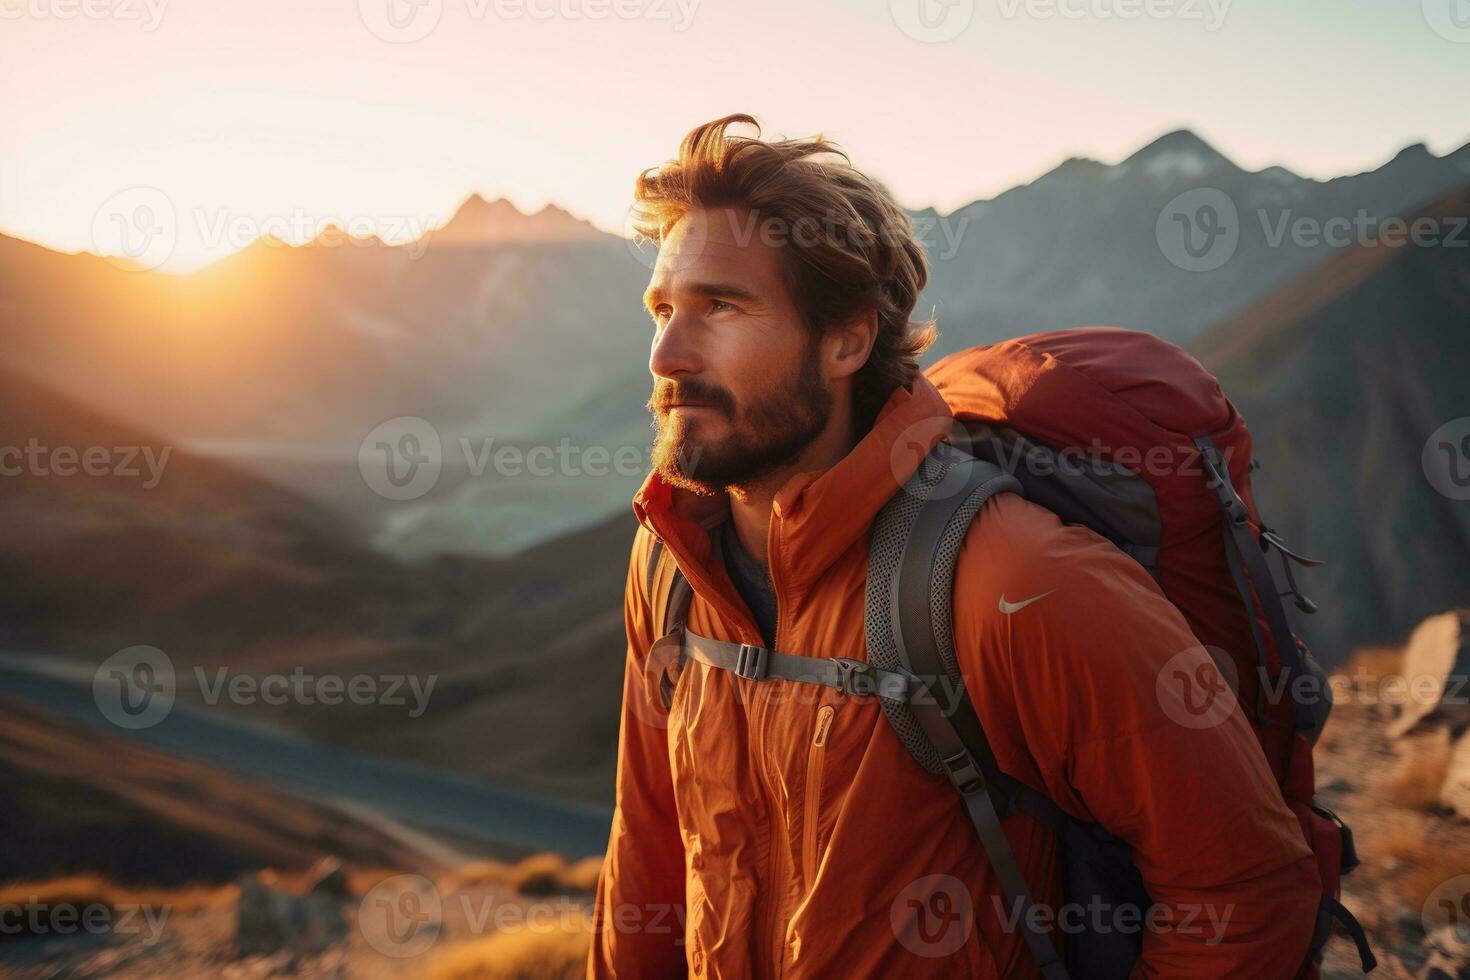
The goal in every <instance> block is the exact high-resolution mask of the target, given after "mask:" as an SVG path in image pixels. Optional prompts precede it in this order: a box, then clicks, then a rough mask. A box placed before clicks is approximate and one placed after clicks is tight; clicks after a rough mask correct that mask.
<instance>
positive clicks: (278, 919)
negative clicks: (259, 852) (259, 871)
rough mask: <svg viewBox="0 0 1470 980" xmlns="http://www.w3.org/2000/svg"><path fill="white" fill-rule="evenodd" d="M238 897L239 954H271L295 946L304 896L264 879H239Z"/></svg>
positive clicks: (247, 876) (237, 945)
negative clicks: (279, 889) (294, 893)
mask: <svg viewBox="0 0 1470 980" xmlns="http://www.w3.org/2000/svg"><path fill="white" fill-rule="evenodd" d="M239 885H240V897H239V898H238V899H236V901H235V948H236V950H237V952H238V953H239V955H240V956H269V955H271V954H273V953H276V952H279V951H280V950H283V949H287V948H289V947H291V946H293V945H294V944H295V942H296V938H297V936H298V935H299V934H300V921H301V918H302V916H301V908H300V906H301V900H300V899H298V898H296V896H294V895H288V894H286V893H285V892H283V891H278V890H277V889H275V888H272V887H271V886H269V885H267V884H265V883H263V882H262V881H261V880H260V877H259V876H258V875H253V874H252V875H246V876H244V877H243V878H241V879H240V882H239Z"/></svg>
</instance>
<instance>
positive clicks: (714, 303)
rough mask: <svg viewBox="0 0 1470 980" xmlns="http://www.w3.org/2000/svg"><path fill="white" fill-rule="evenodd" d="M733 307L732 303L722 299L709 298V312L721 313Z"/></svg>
mask: <svg viewBox="0 0 1470 980" xmlns="http://www.w3.org/2000/svg"><path fill="white" fill-rule="evenodd" d="M733 309H735V307H734V305H732V304H730V303H726V302H725V301H724V300H722V299H712V300H710V312H711V313H721V312H724V311H725V310H733Z"/></svg>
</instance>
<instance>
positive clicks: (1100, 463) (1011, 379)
mask: <svg viewBox="0 0 1470 980" xmlns="http://www.w3.org/2000/svg"><path fill="white" fill-rule="evenodd" d="M926 375H927V376H928V377H929V379H930V380H931V381H932V382H933V383H934V384H935V386H936V387H937V388H938V389H939V391H940V393H941V394H942V395H943V396H944V399H945V401H946V403H947V404H948V405H949V407H950V409H951V411H952V412H953V414H954V417H955V423H954V427H953V429H952V432H951V434H950V437H949V438H948V440H947V441H944V442H940V443H939V444H938V445H937V446H935V447H934V449H933V450H932V451H930V452H929V453H928V454H927V455H926V457H925V458H924V459H923V460H921V461H920V465H919V466H918V468H917V469H916V471H915V472H914V474H913V476H912V477H910V479H909V480H908V481H907V482H906V483H905V485H904V487H903V488H902V490H901V491H900V492H898V493H896V494H895V495H894V496H893V498H892V499H891V500H890V501H889V503H888V504H887V505H885V507H884V508H883V510H882V511H881V512H880V513H879V514H878V516H877V517H876V518H875V520H874V522H873V525H872V528H871V530H870V532H869V558H868V581H867V590H866V599H865V610H864V616H865V629H866V643H867V654H868V656H867V660H866V661H857V660H850V659H846V658H813V657H805V656H793V655H789V654H782V653H780V652H778V651H771V650H765V649H763V648H760V647H754V646H751V645H749V644H734V643H725V642H721V641H714V640H710V639H708V638H705V637H700V636H697V635H695V634H693V633H691V632H689V631H688V630H686V629H684V619H685V616H686V614H687V609H688V604H689V601H690V598H691V595H692V593H691V591H690V589H689V586H688V583H687V581H686V580H685V579H684V576H683V575H682V573H680V572H679V570H678V568H677V566H676V564H675V563H674V561H673V560H672V556H671V555H670V554H669V553H668V551H667V550H666V549H664V548H662V547H661V545H660V543H659V542H657V541H655V543H654V548H653V551H652V552H651V553H650V557H649V562H648V567H647V585H648V588H649V595H650V596H651V597H652V600H653V608H654V615H655V624H656V626H657V630H658V634H657V635H659V636H661V637H662V639H661V640H660V641H659V642H658V643H657V644H656V646H658V647H660V648H661V651H662V654H663V657H664V660H665V661H667V662H668V668H667V669H666V670H664V672H663V675H662V677H661V680H660V689H661V693H662V696H663V698H664V703H665V705H666V706H667V704H668V703H669V701H670V699H671V697H672V691H673V686H674V685H675V684H676V683H677V680H678V676H679V674H680V669H681V667H682V664H683V662H684V660H685V659H687V658H689V657H692V658H694V659H697V660H700V661H701V662H703V663H705V664H707V665H709V666H713V667H719V668H723V669H727V670H731V671H733V672H735V673H737V674H739V675H741V676H744V677H747V678H751V679H757V680H760V679H768V678H785V679H788V680H796V681H801V682H805V683H815V684H823V685H826V686H830V687H835V688H839V689H841V690H844V691H847V692H848V693H852V694H858V695H864V694H866V695H875V696H878V697H879V698H880V699H881V704H882V707H883V710H884V713H885V715H886V716H887V718H888V720H889V722H890V724H891V726H892V727H893V729H894V731H895V734H897V735H898V737H899V738H900V740H901V741H902V742H903V744H904V745H905V747H906V748H907V749H908V751H909V753H910V754H911V755H912V756H913V757H914V759H915V760H916V761H917V762H918V764H920V765H922V766H924V767H925V768H926V769H927V770H928V771H930V772H933V773H935V774H942V775H945V776H947V777H948V778H949V781H950V782H951V784H952V785H953V786H954V788H955V789H956V790H957V791H958V792H959V794H960V797H961V800H962V803H963V806H964V808H965V811H966V813H967V815H968V816H969V818H970V822H971V823H972V824H973V826H974V827H975V830H976V833H977V835H978V837H979V840H980V843H981V845H982V846H983V848H984V850H985V852H986V856H987V859H988V860H989V862H990V865H991V867H992V869H993V870H994V872H995V874H996V878H997V880H998V882H999V884H1000V886H1001V889H1002V891H1003V892H1004V894H1005V897H1006V899H1007V900H1008V901H1009V902H1011V903H1012V907H1013V908H1018V909H1020V910H1022V912H1023V914H1022V915H1021V916H1020V919H1019V921H1020V922H1022V923H1023V924H1027V925H1029V924H1031V923H1032V922H1033V919H1032V917H1031V916H1030V915H1029V914H1025V913H1026V912H1029V909H1030V906H1031V905H1032V902H1031V899H1030V894H1029V889H1028V887H1027V885H1026V882H1025V881H1024V879H1023V876H1022V874H1021V872H1020V869H1019V865H1018V863H1017V861H1016V858H1015V855H1014V853H1013V852H1012V850H1011V848H1010V845H1009V843H1008V841H1007V839H1006V837H1005V834H1004V833H1003V831H1002V829H1001V821H1002V820H1003V819H1004V818H1005V817H1006V816H1009V815H1011V814H1013V813H1016V812H1025V813H1028V814H1029V815H1031V816H1032V817H1034V818H1035V819H1037V820H1038V821H1039V822H1041V823H1042V824H1043V825H1044V826H1046V827H1048V828H1049V829H1050V830H1051V831H1052V832H1053V833H1054V834H1055V835H1056V837H1057V840H1058V845H1059V851H1058V853H1059V855H1060V857H1061V867H1062V879H1063V881H1062V884H1063V892H1064V895H1065V900H1066V901H1067V902H1068V903H1074V902H1075V903H1080V904H1087V903H1089V902H1090V901H1099V902H1105V903H1107V904H1108V906H1111V907H1113V908H1123V907H1127V906H1136V907H1137V908H1138V910H1139V913H1140V914H1139V915H1138V916H1137V917H1136V918H1135V919H1134V921H1143V916H1142V914H1141V913H1142V912H1144V911H1146V910H1147V908H1148V907H1149V905H1150V904H1151V903H1150V901H1149V898H1148V895H1147V893H1146V891H1145V889H1144V886H1143V882H1142V879H1141V877H1140V875H1139V874H1138V871H1137V869H1136V867H1135V866H1134V863H1133V860H1132V856H1131V853H1130V851H1129V848H1128V847H1127V845H1126V844H1125V843H1124V842H1122V841H1121V840H1120V839H1118V838H1116V837H1114V836H1113V835H1111V834H1110V833H1108V832H1107V830H1106V829H1105V828H1103V827H1101V826H1099V825H1096V824H1088V823H1083V822H1081V821H1078V820H1076V819H1074V818H1072V817H1071V816H1070V815H1068V814H1066V813H1065V812H1063V811H1062V810H1061V809H1060V808H1059V807H1057V806H1056V805H1055V804H1054V803H1053V802H1052V801H1051V800H1049V799H1047V798H1046V797H1045V796H1044V795H1042V794H1041V793H1039V792H1037V791H1035V790H1033V789H1031V788H1030V787H1028V786H1025V785H1023V784H1021V783H1020V782H1019V781H1017V780H1015V779H1013V778H1012V777H1010V776H1008V775H1007V774H1006V773H1004V772H1002V771H1000V769H999V768H998V766H997V765H996V762H995V757H994V755H993V753H992V752H991V749H990V746H989V743H988V741H987V739H986V735H985V730H984V728H983V726H982V724H981V722H980V719H979V717H978V715H977V714H976V712H975V710H974V707H973V705H972V704H971V703H970V701H969V699H968V698H966V697H964V695H963V686H962V685H963V676H962V675H961V673H960V671H959V668H958V666H957V663H956V660H955V657H954V650H953V646H952V637H951V635H950V632H951V622H952V620H951V618H950V614H951V610H952V603H953V595H952V590H953V584H954V569H955V563H956V559H957V556H958V551H959V545H960V542H961V541H963V539H964V537H965V534H966V533H967V531H968V529H969V527H970V524H971V522H972V521H973V520H974V519H975V518H976V515H977V514H978V513H979V512H980V509H981V507H982V506H983V505H984V503H985V501H987V500H989V499H990V498H991V497H993V496H995V495H996V494H999V493H1020V494H1023V495H1024V496H1026V497H1027V498H1028V499H1029V500H1031V501H1033V502H1035V503H1037V504H1040V505H1042V506H1044V507H1046V508H1048V509H1049V510H1051V511H1052V512H1054V513H1055V514H1056V515H1057V516H1058V517H1059V518H1060V519H1061V520H1062V521H1063V522H1064V523H1068V524H1080V525H1084V526H1086V527H1088V528H1090V529H1091V530H1092V531H1094V532H1096V533H1097V534H1099V535H1101V536H1102V537H1104V538H1106V539H1107V540H1109V541H1110V542H1112V543H1113V544H1114V545H1115V546H1116V547H1118V548H1119V549H1121V550H1122V551H1123V552H1124V553H1125V554H1128V555H1129V556H1130V557H1132V558H1133V559H1134V560H1135V561H1137V562H1138V563H1139V564H1140V565H1142V566H1143V567H1144V568H1145V569H1146V570H1147V571H1148V572H1149V574H1150V575H1152V576H1153V578H1154V579H1155V581H1156V582H1157V583H1158V584H1159V587H1160V589H1161V590H1162V591H1163V593H1164V595H1165V596H1166V597H1167V598H1168V599H1169V600H1170V601H1171V602H1172V603H1173V604H1174V605H1175V606H1176V607H1177V608H1178V609H1179V610H1180V612H1181V613H1182V614H1183V615H1184V618H1185V620H1186V621H1187V622H1188V624H1189V627H1190V629H1191V631H1192V632H1193V633H1194V635H1195V637H1196V639H1198V640H1199V642H1200V643H1201V644H1202V645H1204V646H1205V648H1206V649H1207V650H1210V651H1211V653H1212V655H1213V656H1214V657H1215V659H1216V661H1217V662H1218V666H1219V670H1220V674H1221V676H1222V678H1223V680H1225V681H1226V682H1228V683H1230V685H1231V687H1232V688H1233V690H1234V693H1235V695H1236V698H1237V700H1239V702H1240V703H1241V705H1242V707H1243V708H1244V709H1245V714H1246V716H1247V718H1248V719H1249V720H1250V721H1251V724H1252V728H1253V730H1254V732H1255V734H1256V737H1257V739H1258V741H1259V743H1260V745H1261V749H1262V751H1263V752H1264V754H1265V757H1266V760H1267V762H1268V763H1269V765H1270V767H1271V770H1272V772H1273V774H1274V775H1275V777H1276V781H1277V784H1278V785H1279V786H1280V788H1281V791H1282V796H1283V798H1284V799H1285V801H1286V803H1287V806H1288V807H1289V808H1290V810H1291V811H1292V813H1294V814H1295V815H1296V817H1297V819H1298V821H1299V823H1300V825H1301V828H1302V833H1303V835H1304V837H1305V839H1306V841H1307V843H1308V845H1309V846H1310V847H1311V849H1312V851H1313V853H1314V854H1315V856H1316V858H1317V865H1318V871H1319V874H1320V876H1321V881H1322V886H1323V894H1322V898H1321V902H1320V905H1319V909H1318V915H1317V926H1316V929H1315V933H1314V935H1313V937H1312V940H1311V944H1310V959H1309V961H1308V962H1307V963H1305V964H1304V965H1303V966H1302V968H1301V970H1300V972H1299V974H1298V976H1300V977H1303V978H1316V977H1317V976H1318V975H1319V969H1318V967H1319V965H1320V963H1321V958H1322V950H1323V945H1324V943H1325V942H1326V940H1327V938H1328V937H1329V935H1330V933H1331V929H1332V926H1333V924H1334V923H1336V924H1338V925H1340V926H1341V927H1342V928H1343V929H1344V931H1345V932H1347V933H1348V934H1349V936H1351V938H1352V939H1353V941H1354V942H1355V944H1356V945H1357V948H1358V952H1359V956H1360V958H1361V961H1362V968H1363V971H1364V972H1365V973H1366V972H1368V971H1371V970H1372V969H1373V968H1374V966H1376V960H1375V958H1374V956H1373V953H1372V951H1371V949H1370V948H1369V946H1368V942H1367V938H1366V935H1365V934H1364V932H1363V929H1362V927H1361V926H1360V925H1359V924H1358V922H1357V920H1356V919H1355V918H1354V917H1353V916H1352V914H1351V913H1350V912H1349V911H1348V910H1347V909H1346V908H1344V907H1343V905H1342V904H1341V902H1340V901H1339V893H1340V888H1339V885H1340V879H1341V876H1342V875H1343V874H1346V873H1347V872H1348V871H1350V870H1351V869H1352V868H1353V867H1355V866H1356V865H1357V863H1358V860H1357V856H1356V852H1355V849H1354V847H1353V839H1352V832H1351V831H1350V830H1349V829H1348V828H1347V827H1346V825H1344V824H1343V822H1342V821H1341V820H1339V819H1338V818H1337V817H1336V815H1335V814H1333V813H1332V812H1331V811H1330V810H1328V809H1327V808H1326V807H1324V806H1322V805H1320V804H1318V803H1317V802H1316V801H1315V800H1314V798H1313V792H1314V776H1313V766H1312V746H1313V744H1314V743H1315V741H1316V738H1317V736H1318V735H1319V734H1320V733H1321V730H1322V726H1323V725H1324V724H1325V722H1326V716H1327V712H1328V711H1329V710H1330V708H1331V700H1330V688H1329V687H1328V685H1327V684H1326V683H1325V677H1324V676H1323V675H1322V672H1321V671H1320V669H1319V668H1318V667H1317V665H1316V663H1315V661H1314V660H1313V659H1312V657H1311V654H1310V652H1309V651H1308V650H1307V648H1306V646H1305V644H1303V643H1302V642H1301V641H1300V640H1299V639H1298V638H1297V637H1296V636H1295V635H1294V634H1293V633H1292V632H1291V630H1290V627H1289V625H1288V622H1287V619H1286V613H1285V610H1284V608H1283V606H1282V602H1281V596H1282V594H1283V593H1281V592H1280V591H1279V590H1278V588H1277V586H1276V584H1275V579H1274V578H1273V576H1272V574H1271V572H1270V569H1269V566H1268V564H1267V557H1268V554H1269V551H1270V550H1272V549H1274V550H1276V551H1277V552H1278V553H1279V554H1280V555H1281V558H1282V567H1283V572H1284V578H1285V581H1286V583H1287V586H1288V591H1287V592H1286V593H1284V594H1286V595H1290V596H1292V597H1293V598H1294V600H1295V604H1296V606H1297V607H1298V609H1300V610H1301V611H1303V612H1306V613H1311V612H1314V611H1315V609H1316V607H1315V606H1314V605H1313V604H1312V602H1311V600H1310V599H1308V598H1307V597H1306V596H1305V595H1303V594H1302V593H1301V591H1300V589H1298V587H1297V583H1296V580H1295V577H1294V575H1293V572H1292V570H1291V565H1292V563H1295V564H1300V565H1304V566H1310V565H1316V564H1320V563H1319V562H1315V561H1313V560H1312V559H1308V558H1304V557H1302V556H1301V555H1298V554H1296V553H1294V552H1293V551H1291V550H1290V549H1289V548H1288V547H1287V546H1286V544H1285V543H1284V542H1283V541H1282V539H1281V537H1280V536H1279V535H1278V534H1277V533H1276V532H1275V531H1274V530H1272V529H1271V528H1269V527H1267V526H1266V524H1265V523H1264V522H1263V521H1262V520H1261V517H1260V513H1259V511H1258V510H1257V508H1256V506H1255V501H1254V498H1253V495H1252V492H1251V484H1250V471H1251V469H1253V468H1254V466H1255V464H1254V462H1253V461H1251V459H1250V447H1251V439H1250V434H1249V432H1248V431H1247V429H1246V426H1245V422H1244V420H1243V419H1242V418H1241V417H1240V416H1239V414H1238V413H1237V412H1236V411H1235V409H1234V407H1233V406H1232V405H1231V404H1230V402H1229V401H1228V400H1227V399H1226V397H1225V396H1224V394H1223V392H1222V391H1221V389H1220V385H1219V382H1218V381H1216V380H1215V378H1214V377H1212V376H1211V375H1210V374H1209V373H1208V372H1207V371H1205V369H1204V368H1203V367H1202V366H1201V365H1200V364H1199V362H1197V361H1196V360H1194V359H1193V358H1192V357H1190V356H1189V355H1188V354H1186V353H1185V352H1184V351H1183V350H1181V349H1179V348H1178V347H1176V346H1174V345H1172V344H1169V343H1167V342H1165V341H1162V340H1160V339H1158V338H1157V337H1154V336H1153V335H1151V334H1146V333H1141V332H1137V331H1131V330H1122V329H1118V328H1110V327H1099V328H1081V329H1073V330H1062V331H1055V332H1050V333H1042V334H1034V335H1031V336H1028V337H1021V338H1017V339H1014V340H1009V341H1005V342H1003V343H999V344H993V345H988V346H984V347H974V348H970V349H967V350H963V351H959V352H957V353H955V354H952V355H950V356H948V357H946V358H944V359H943V360H941V361H939V362H938V363H937V364H935V365H934V366H933V367H932V368H930V369H929V370H928V371H927V372H926ZM661 662H663V661H661ZM945 676H948V677H949V678H952V679H953V682H954V684H953V686H952V690H955V691H958V692H959V697H958V699H957V701H956V699H955V698H954V697H952V696H951V697H950V698H949V699H948V702H947V703H946V701H945V700H943V699H941V697H940V696H939V693H938V691H937V685H936V686H935V687H936V690H930V686H929V684H928V682H926V681H924V680H923V678H943V677H945ZM1297 679H1306V681H1307V682H1306V683H1300V682H1297V683H1293V681H1294V680H1297ZM1273 692H1287V695H1288V696H1284V697H1283V696H1274V697H1273V696H1272V695H1273ZM941 704H944V707H942V708H941V707H940V705H941ZM1023 938H1024V939H1025V941H1026V943H1027V945H1028V947H1029V948H1030V951H1031V953H1032V955H1033V956H1034V957H1035V959H1036V962H1037V965H1038V966H1039V967H1040V970H1041V973H1042V975H1043V976H1044V977H1046V978H1047V980H1066V978H1083V977H1086V978H1096V980H1113V978H1119V980H1121V978H1125V977H1127V976H1128V975H1129V973H1130V971H1131V970H1132V967H1133V965H1134V963H1135V962H1136V961H1137V959H1138V958H1139V955H1140V953H1141V948H1142V933H1141V931H1134V932H1132V933H1129V932H1124V931H1121V930H1110V931H1108V932H1106V933H1099V932H1092V931H1085V930H1084V931H1083V932H1081V933H1079V934H1076V935H1073V936H1070V937H1069V938H1068V942H1067V943H1066V948H1065V951H1064V954H1060V955H1059V953H1058V951H1057V949H1056V948H1055V946H1054V945H1053V943H1052V941H1051V937H1050V936H1049V935H1047V934H1046V933H1045V932H1044V931H1041V930H1040V929H1031V928H1026V929H1025V930H1024V931H1023Z"/></svg>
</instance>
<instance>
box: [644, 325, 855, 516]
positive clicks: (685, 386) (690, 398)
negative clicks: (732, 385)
mask: <svg viewBox="0 0 1470 980" xmlns="http://www.w3.org/2000/svg"><path fill="white" fill-rule="evenodd" d="M819 355H820V347H819V345H818V344H816V343H815V342H812V343H809V344H807V349H806V350H805V351H804V352H803V354H802V358H801V361H800V362H799V363H798V364H797V365H796V368H795V370H794V371H793V372H792V373H791V375H790V376H788V377H787V378H785V379H783V380H781V381H778V382H777V383H776V384H775V385H773V386H772V387H771V389H769V390H768V391H764V392H762V393H760V394H759V395H757V396H755V398H754V399H753V400H752V401H751V403H750V404H748V405H745V406H738V405H737V403H736V400H735V396H734V395H733V394H732V393H731V392H730V391H729V390H727V389H725V388H721V387H719V386H718V385H714V384H712V383H710V382H707V381H702V380H700V379H698V378H690V379H688V380H685V381H679V382H672V381H662V380H661V381H659V382H658V383H657V384H656V385H655V386H654V390H653V397H652V398H650V399H649V400H648V409H649V411H650V412H652V413H653V418H654V425H655V426H656V427H657V429H658V433H657V435H656V436H655V437H654V442H653V468H654V469H655V470H657V471H658V473H659V475H661V476H662V477H663V478H664V480H665V481H666V482H668V483H670V484H672V485H673V486H676V487H681V488H683V489H686V490H692V491H694V492H695V493H701V494H714V493H719V492H720V491H722V490H724V489H726V488H727V487H738V486H748V485H750V484H752V483H755V482H757V481H759V480H760V479H761V478H762V477H764V476H765V475H766V474H768V473H770V472H771V471H772V470H775V469H777V468H779V467H781V466H784V465H786V464H787V463H790V462H791V461H792V460H794V459H795V458H796V457H797V456H799V455H800V454H801V451H802V450H803V449H805V448H806V447H807V446H809V445H810V444H811V442H812V440H814V439H816V438H817V436H818V435H820V434H821V432H822V429H823V428H824V427H825V426H826V424H827V419H828V417H829V416H830V415H831V414H832V393H831V392H830V391H829V390H828V389H827V386H826V384H825V383H823V380H822V372H821V366H820V363H819ZM681 402H684V403H693V404H698V405H709V406H711V407H712V409H713V410H714V411H717V412H720V413H721V414H723V415H724V416H725V418H726V419H729V420H730V422H731V425H730V428H731V429H732V431H731V433H730V434H729V435H727V436H725V437H724V438H722V439H719V440H716V441H710V440H708V439H701V438H700V436H699V423H698V421H689V420H675V419H672V418H670V417H669V416H668V414H667V410H668V406H670V405H674V404H678V403H681Z"/></svg>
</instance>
